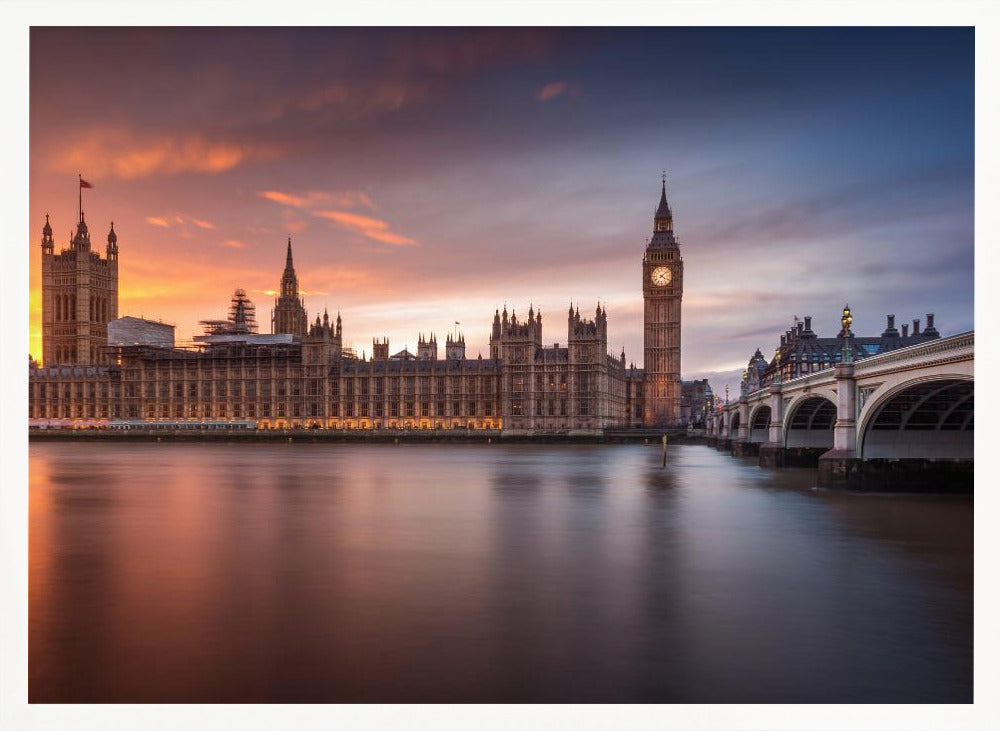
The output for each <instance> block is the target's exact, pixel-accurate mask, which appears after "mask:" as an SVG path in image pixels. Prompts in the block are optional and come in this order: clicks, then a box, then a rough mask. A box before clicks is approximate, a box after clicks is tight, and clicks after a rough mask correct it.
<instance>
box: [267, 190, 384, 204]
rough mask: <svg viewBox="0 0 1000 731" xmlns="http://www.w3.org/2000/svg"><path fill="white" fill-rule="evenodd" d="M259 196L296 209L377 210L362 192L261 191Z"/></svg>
mask: <svg viewBox="0 0 1000 731" xmlns="http://www.w3.org/2000/svg"><path fill="white" fill-rule="evenodd" d="M257 195H259V196H260V197H261V198H266V199H267V200H269V201H274V202H275V203H280V204H282V205H286V206H292V207H294V208H313V207H315V206H320V205H323V206H337V207H339V208H357V207H358V206H365V207H366V208H375V204H374V203H373V202H372V199H371V198H370V197H369V196H368V194H367V193H365V192H363V191H360V190H342V191H333V192H328V191H322V190H310V191H308V192H307V193H302V194H296V193H285V192H283V191H280V190H260V191H257Z"/></svg>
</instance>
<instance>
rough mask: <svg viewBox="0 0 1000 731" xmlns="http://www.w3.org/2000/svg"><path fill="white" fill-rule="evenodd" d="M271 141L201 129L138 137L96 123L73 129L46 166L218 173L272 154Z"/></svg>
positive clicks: (136, 173)
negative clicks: (210, 134)
mask: <svg viewBox="0 0 1000 731" xmlns="http://www.w3.org/2000/svg"><path fill="white" fill-rule="evenodd" d="M278 154H279V149H278V147H277V146H275V145H274V144H267V143H253V144H249V143H240V142H235V141H231V140H225V139H209V138H207V137H205V136H204V135H202V134H185V135H172V136H161V137H155V138H136V137H135V136H134V135H133V134H132V133H131V132H128V131H124V130H120V129H96V130H94V131H92V132H90V133H89V134H85V135H77V136H76V137H75V138H74V139H73V140H72V141H71V142H69V143H68V144H65V145H61V146H58V147H57V148H55V149H54V150H53V152H52V154H51V155H50V156H49V167H50V168H51V169H53V170H55V171H58V172H63V173H72V172H75V171H78V170H86V171H88V174H89V175H92V176H94V177H97V178H100V177H111V178H117V179H120V180H138V179H141V178H147V177H150V176H155V175H164V176H174V175H180V174H183V173H199V174H208V175H211V174H217V173H223V172H226V171H228V170H231V169H233V168H235V167H237V166H239V165H241V164H243V163H246V162H248V161H250V160H266V159H272V158H274V157H276V156H278Z"/></svg>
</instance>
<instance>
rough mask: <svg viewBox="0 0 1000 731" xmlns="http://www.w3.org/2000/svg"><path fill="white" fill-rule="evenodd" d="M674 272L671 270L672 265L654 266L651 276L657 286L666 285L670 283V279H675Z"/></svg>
mask: <svg viewBox="0 0 1000 731" xmlns="http://www.w3.org/2000/svg"><path fill="white" fill-rule="evenodd" d="M673 276H674V273H673V272H672V271H670V267H653V271H652V272H651V273H650V275H649V278H650V279H651V280H652V282H653V285H654V286H657V287H666V286H667V285H668V284H670V280H671V279H673Z"/></svg>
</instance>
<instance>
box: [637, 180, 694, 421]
mask: <svg viewBox="0 0 1000 731" xmlns="http://www.w3.org/2000/svg"><path fill="white" fill-rule="evenodd" d="M683 294H684V261H683V259H681V252H680V248H679V246H678V243H677V239H676V237H675V236H674V217H673V213H672V212H671V210H670V205H669V204H668V203H667V184H666V178H664V182H663V188H662V191H661V194H660V204H659V206H658V208H657V209H656V214H655V216H654V217H653V237H652V238H651V239H650V240H649V243H648V244H647V246H646V253H645V256H644V257H643V260H642V296H643V303H644V307H643V364H644V366H645V369H644V370H645V384H644V387H643V390H644V396H645V402H644V414H643V425H644V426H646V427H665V426H678V425H680V423H681V402H682V396H681V298H682V296H683Z"/></svg>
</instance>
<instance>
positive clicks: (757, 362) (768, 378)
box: [742, 313, 941, 393]
mask: <svg viewBox="0 0 1000 731" xmlns="http://www.w3.org/2000/svg"><path fill="white" fill-rule="evenodd" d="M939 337H941V335H940V333H938V331H937V328H935V327H934V313H929V314H928V315H927V324H926V327H925V328H924V329H923V330H921V329H920V320H919V319H915V320H913V329H912V331H911V330H910V326H909V325H903V328H902V333H900V331H899V330H897V329H896V316H895V315H886V328H885V330H883V331H882V333H881V334H879V335H870V336H856V335H855V334H854V333H853V332H849V333H848V342H849V344H850V348H851V358H852V360H861V359H863V358H868V357H870V356H873V355H878V354H880V353H887V352H889V351H890V350H896V349H897V348H905V347H908V346H910V345H916V344H918V343H924V342H927V341H928V340H934V339H936V338H939ZM777 352H778V353H780V361H779V360H778V359H776V358H775V357H774V356H772V357H771V359H770V360H768V359H766V358H765V357H764V356H763V355H762V354H761V352H760V348H758V349H757V351H756V352H755V353H754V354H753V356H751V358H750V361H749V362H748V363H747V370H746V374H745V376H744V379H743V382H742V392H743V393H753V392H754V391H756V390H758V389H760V388H764V387H766V386H768V385H770V384H771V383H773V382H774V380H775V377H776V376H777V375H778V369H779V368H780V370H781V374H780V375H781V380H788V379H790V378H798V377H799V376H804V375H807V374H809V373H815V372H817V371H821V370H824V369H826V368H831V367H833V366H835V365H836V364H837V363H839V362H840V360H841V358H842V357H843V354H844V333H843V331H841V332H840V333H838V334H837V336H836V337H827V338H821V337H819V336H817V335H816V333H815V332H813V329H812V317H811V316H806V317H805V318H804V319H803V320H799V319H798V318H796V321H795V323H794V324H793V325H792V327H791V328H789V329H788V330H786V331H785V333H784V334H783V335H781V337H780V342H779V345H778V347H777Z"/></svg>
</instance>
